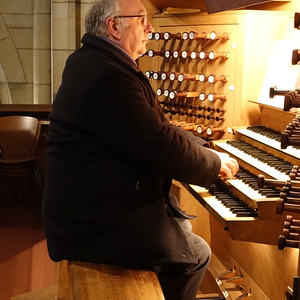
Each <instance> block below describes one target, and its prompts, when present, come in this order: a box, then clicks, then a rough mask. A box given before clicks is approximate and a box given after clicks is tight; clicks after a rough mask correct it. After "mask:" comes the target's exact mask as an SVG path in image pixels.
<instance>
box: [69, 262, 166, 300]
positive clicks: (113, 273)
mask: <svg viewBox="0 0 300 300" xmlns="http://www.w3.org/2000/svg"><path fill="white" fill-rule="evenodd" d="M70 279H71V283H72V289H73V293H74V300H115V299H119V298H120V299H123V300H131V299H136V300H144V299H151V300H163V299H164V296H163V293H162V290H161V287H160V284H159V281H158V279H157V277H156V274H155V273H154V272H150V271H143V270H134V269H128V268H124V267H121V266H113V265H105V264H92V263H83V262H71V263H70ZM68 300H69V299H68Z"/></svg>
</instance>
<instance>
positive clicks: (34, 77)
mask: <svg viewBox="0 0 300 300" xmlns="http://www.w3.org/2000/svg"><path fill="white" fill-rule="evenodd" d="M49 102H50V2H49V0H2V1H0V103H2V104H7V103H20V104H29V103H49Z"/></svg>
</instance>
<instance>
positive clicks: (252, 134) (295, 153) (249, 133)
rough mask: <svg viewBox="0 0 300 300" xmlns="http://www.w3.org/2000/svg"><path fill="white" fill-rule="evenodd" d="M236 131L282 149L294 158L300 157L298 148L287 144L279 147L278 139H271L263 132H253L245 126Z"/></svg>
mask: <svg viewBox="0 0 300 300" xmlns="http://www.w3.org/2000/svg"><path fill="white" fill-rule="evenodd" d="M237 132H239V133H241V134H243V135H245V136H248V137H250V138H252V139H254V140H256V141H258V142H261V143H263V144H265V145H268V146H270V147H272V148H274V149H276V150H279V151H282V152H284V153H286V154H289V155H291V156H294V157H295V158H297V159H299V157H300V149H298V148H295V147H293V146H288V147H287V148H286V149H281V143H280V142H278V141H275V140H274V139H271V138H269V137H267V136H265V135H263V134H260V133H257V132H254V131H252V130H249V129H247V128H243V129H237Z"/></svg>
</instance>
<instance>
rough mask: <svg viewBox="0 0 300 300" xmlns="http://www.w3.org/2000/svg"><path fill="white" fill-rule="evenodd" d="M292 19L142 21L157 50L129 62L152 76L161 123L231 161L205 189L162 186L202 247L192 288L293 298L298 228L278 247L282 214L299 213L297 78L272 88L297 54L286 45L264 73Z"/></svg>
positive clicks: (162, 17)
mask: <svg viewBox="0 0 300 300" xmlns="http://www.w3.org/2000/svg"><path fill="white" fill-rule="evenodd" d="M298 18H299V17H298V15H297V14H291V13H287V12H275V11H255V10H252V11H251V10H239V11H225V12H220V13H217V14H207V13H205V12H203V13H193V14H184V13H182V14H174V15H168V14H158V15H155V16H154V17H153V20H152V24H153V25H154V28H155V32H158V33H161V34H157V37H159V38H157V39H156V40H155V39H153V38H152V39H151V41H150V45H149V49H153V51H154V53H159V55H152V56H149V54H148V55H144V56H143V57H141V58H140V60H139V65H140V67H141V69H142V70H143V71H144V72H147V74H155V72H157V74H159V75H158V76H156V78H154V77H153V75H152V76H149V75H147V77H148V78H150V79H149V80H150V82H151V84H152V86H153V88H154V90H156V91H157V95H158V98H159V101H160V103H161V106H162V108H163V110H164V113H165V115H166V117H167V118H168V119H169V121H170V122H171V123H172V124H173V125H175V126H179V127H181V128H183V129H185V130H187V131H190V132H192V133H193V134H195V135H197V136H200V137H202V138H204V139H206V140H208V141H209V143H210V145H211V147H213V148H215V149H216V150H218V151H221V152H226V153H228V154H229V155H231V156H233V157H235V158H236V159H237V160H238V162H239V165H240V170H239V172H238V174H237V175H236V177H235V178H234V179H230V180H225V179H223V178H219V179H218V181H217V182H216V183H215V184H214V185H212V186H211V187H210V188H208V189H205V188H203V187H199V186H195V185H188V184H185V183H181V182H174V184H173V187H172V190H173V192H174V193H176V194H177V196H178V198H179V199H180V203H181V206H182V208H183V209H184V210H186V211H189V212H190V213H192V214H194V215H197V216H198V218H197V219H196V220H192V224H193V230H194V232H195V233H197V234H199V235H201V236H202V237H204V238H205V239H206V240H207V241H208V242H209V244H210V246H211V249H212V253H213V254H212V260H211V263H210V266H209V272H207V275H206V277H205V279H204V282H203V285H202V286H201V289H202V290H203V292H218V293H219V297H221V299H233V300H234V299H254V300H262V299H267V300H282V299H298V298H292V297H297V293H296V288H297V286H294V284H293V281H294V280H293V279H294V277H295V276H297V269H296V267H297V264H298V253H297V252H295V251H297V250H295V249H291V248H289V247H294V248H295V247H296V248H299V242H297V241H296V237H298V235H295V234H294V232H292V233H291V234H289V235H287V234H286V231H285V234H286V235H285V236H284V238H281V244H280V245H281V246H280V247H279V237H280V236H281V235H282V230H283V224H284V222H285V220H286V218H287V216H288V215H290V214H293V218H295V219H300V215H299V213H300V209H299V208H300V196H298V195H300V188H299V187H300V181H299V177H300V175H299V171H298V169H297V168H298V167H297V166H299V165H300V147H299V146H300V143H299V136H300V135H299V131H300V130H299V129H300V125H299V123H300V122H299V119H298V118H297V112H298V111H297V108H295V107H298V106H299V105H298V101H299V98H298V97H299V96H298V92H297V89H295V88H296V86H295V82H296V81H297V80H295V81H293V83H291V84H290V86H288V87H287V88H286V82H285V83H284V84H282V85H280V84H281V80H283V81H284V80H285V76H287V77H288V76H290V73H289V71H290V70H288V68H289V66H290V65H292V60H291V54H292V53H293V63H294V62H295V61H296V58H297V60H298V55H299V53H298V52H297V53H296V52H295V50H294V51H291V50H292V49H295V48H296V46H295V45H294V43H291V44H292V45H289V47H288V49H286V50H285V52H284V55H285V56H286V60H285V61H286V64H287V66H286V68H283V71H281V70H280V68H279V69H278V70H277V72H278V73H279V74H278V76H274V75H275V72H276V64H277V63H278V54H279V53H280V57H283V53H282V49H283V47H282V45H283V44H284V41H285V40H287V39H291V40H293V41H294V37H295V35H296V33H295V31H297V30H296V29H298V28H299V25H298V22H299V21H298ZM293 23H294V24H293ZM298 34H299V35H298V36H300V32H298ZM258 40H259V43H258ZM291 47H292V49H290V48H291ZM148 53H149V52H148ZM163 53H164V55H162V54H163ZM166 53H167V55H166ZM295 53H296V54H295ZM295 57H296V58H295ZM296 67H297V66H296ZM299 71H300V70H299ZM299 71H298V70H297V71H294V72H295V73H298V72H299ZM151 72H152V73H151ZM297 76H298V75H297ZM297 76H296V77H297ZM289 79H291V77H289ZM276 86H279V87H282V86H283V87H285V88H284V89H283V88H277V87H276ZM298 130H299V131H298ZM297 224H298V223H297ZM297 226H298V225H297ZM282 241H283V242H282ZM282 245H284V246H282ZM278 247H279V248H281V249H283V248H286V249H285V250H284V251H280V250H279V249H278ZM282 270H284V271H282ZM293 289H295V292H294V294H293ZM288 294H289V295H290V296H288ZM289 297H290V298H289Z"/></svg>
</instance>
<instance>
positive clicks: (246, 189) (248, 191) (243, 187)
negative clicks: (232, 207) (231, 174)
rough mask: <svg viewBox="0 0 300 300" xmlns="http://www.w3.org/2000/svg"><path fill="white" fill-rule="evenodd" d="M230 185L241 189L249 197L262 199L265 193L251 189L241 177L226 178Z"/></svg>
mask: <svg viewBox="0 0 300 300" xmlns="http://www.w3.org/2000/svg"><path fill="white" fill-rule="evenodd" d="M227 182H229V183H230V184H231V185H232V186H234V187H235V188H237V189H238V190H239V191H241V192H242V193H243V194H244V195H246V196H247V197H248V198H250V199H264V198H266V196H265V195H263V194H261V193H260V192H258V191H257V190H255V189H253V188H252V187H251V186H250V185H249V184H247V183H245V182H244V181H242V180H241V179H229V180H227Z"/></svg>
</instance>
